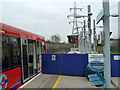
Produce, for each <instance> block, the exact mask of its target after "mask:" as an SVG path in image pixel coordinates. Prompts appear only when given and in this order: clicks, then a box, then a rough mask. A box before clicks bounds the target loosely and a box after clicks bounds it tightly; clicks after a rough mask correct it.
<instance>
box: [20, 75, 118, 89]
mask: <svg viewBox="0 0 120 90" xmlns="http://www.w3.org/2000/svg"><path fill="white" fill-rule="evenodd" d="M112 80H113V81H114V82H115V83H116V84H117V83H118V78H115V77H114V78H112ZM117 85H118V84H117ZM111 87H112V88H114V87H113V86H112V85H111ZM20 88H23V89H24V88H91V89H93V88H94V89H98V90H99V88H97V87H95V86H92V85H91V83H90V82H89V81H88V80H87V78H86V77H77V76H64V75H52V74H39V75H38V76H36V77H35V78H34V79H33V80H31V81H28V82H27V83H26V84H24V85H23V86H22V87H20Z"/></svg>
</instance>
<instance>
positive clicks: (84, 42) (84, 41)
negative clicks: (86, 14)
mask: <svg viewBox="0 0 120 90" xmlns="http://www.w3.org/2000/svg"><path fill="white" fill-rule="evenodd" d="M85 24H86V22H85V20H84V26H83V27H84V44H83V45H84V53H86V47H87V46H86V39H87V38H86V25H85Z"/></svg>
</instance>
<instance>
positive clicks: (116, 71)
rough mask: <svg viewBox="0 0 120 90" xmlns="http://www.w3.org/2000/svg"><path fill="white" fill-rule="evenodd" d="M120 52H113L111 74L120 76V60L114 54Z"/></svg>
mask: <svg viewBox="0 0 120 90" xmlns="http://www.w3.org/2000/svg"><path fill="white" fill-rule="evenodd" d="M116 55H120V54H111V76H112V77H120V60H114V56H116Z"/></svg>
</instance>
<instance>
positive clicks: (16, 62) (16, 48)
mask: <svg viewBox="0 0 120 90" xmlns="http://www.w3.org/2000/svg"><path fill="white" fill-rule="evenodd" d="M12 51H13V54H12V55H13V56H12V57H13V67H18V66H20V39H19V38H12Z"/></svg>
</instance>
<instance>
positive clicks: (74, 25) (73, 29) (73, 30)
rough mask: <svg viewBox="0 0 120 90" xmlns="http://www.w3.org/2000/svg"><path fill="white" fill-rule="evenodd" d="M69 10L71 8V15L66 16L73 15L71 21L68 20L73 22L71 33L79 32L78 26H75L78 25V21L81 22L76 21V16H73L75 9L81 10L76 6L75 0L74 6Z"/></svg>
mask: <svg viewBox="0 0 120 90" xmlns="http://www.w3.org/2000/svg"><path fill="white" fill-rule="evenodd" d="M71 10H73V15H68V16H67V17H68V18H69V17H73V21H71V22H69V23H70V24H71V23H73V27H72V34H79V31H78V28H76V27H78V23H81V22H79V21H77V18H75V17H76V16H77V10H80V11H81V10H82V8H77V5H76V2H74V7H73V8H70V11H71ZM76 30H77V31H76ZM75 31H76V32H75Z"/></svg>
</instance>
